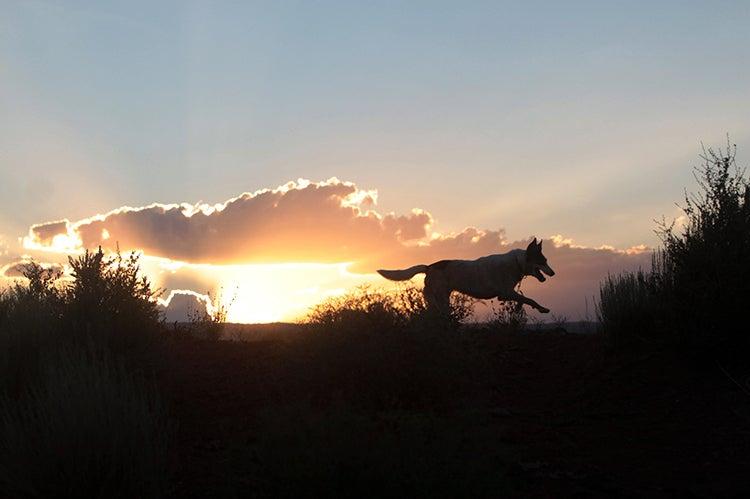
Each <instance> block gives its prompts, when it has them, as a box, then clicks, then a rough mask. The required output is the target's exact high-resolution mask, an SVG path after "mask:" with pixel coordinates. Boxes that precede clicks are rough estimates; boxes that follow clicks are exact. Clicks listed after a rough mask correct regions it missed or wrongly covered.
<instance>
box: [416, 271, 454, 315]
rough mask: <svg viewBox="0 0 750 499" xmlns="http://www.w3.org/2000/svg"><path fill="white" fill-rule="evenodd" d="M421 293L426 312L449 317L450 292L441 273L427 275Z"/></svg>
mask: <svg viewBox="0 0 750 499" xmlns="http://www.w3.org/2000/svg"><path fill="white" fill-rule="evenodd" d="M422 293H423V294H424V300H425V302H426V303H427V310H429V311H431V312H433V313H438V314H440V315H441V316H443V317H448V316H449V315H450V297H451V290H450V288H449V287H448V285H447V283H446V282H445V278H444V277H443V275H442V273H441V272H428V273H427V276H426V277H425V279H424V290H423V291H422Z"/></svg>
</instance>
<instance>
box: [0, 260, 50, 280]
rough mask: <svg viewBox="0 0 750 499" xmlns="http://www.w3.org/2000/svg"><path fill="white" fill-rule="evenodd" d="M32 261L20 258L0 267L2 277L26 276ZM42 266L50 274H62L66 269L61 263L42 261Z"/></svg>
mask: <svg viewBox="0 0 750 499" xmlns="http://www.w3.org/2000/svg"><path fill="white" fill-rule="evenodd" d="M30 263H32V262H31V260H18V261H14V262H11V263H8V264H6V265H3V266H2V267H0V277H7V278H18V277H24V272H25V271H26V268H27V267H28V265H29V264H30ZM39 265H41V267H42V268H43V269H45V270H46V271H47V272H49V273H50V274H59V275H62V273H63V271H64V267H63V265H60V264H59V263H40V264H39Z"/></svg>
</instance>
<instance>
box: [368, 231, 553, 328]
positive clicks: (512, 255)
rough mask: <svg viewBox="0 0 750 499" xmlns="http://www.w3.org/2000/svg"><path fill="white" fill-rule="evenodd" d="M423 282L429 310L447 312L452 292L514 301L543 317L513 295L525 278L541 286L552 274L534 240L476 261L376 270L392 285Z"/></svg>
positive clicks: (532, 303) (528, 301) (525, 300)
mask: <svg viewBox="0 0 750 499" xmlns="http://www.w3.org/2000/svg"><path fill="white" fill-rule="evenodd" d="M422 273H424V274H426V276H425V279H424V290H423V291H422V292H423V293H424V298H425V301H426V302H427V306H428V308H430V309H437V310H439V311H441V312H447V311H448V310H449V306H450V296H451V293H452V292H453V291H458V292H459V293H463V294H465V295H469V296H471V297H474V298H480V299H483V300H489V299H492V298H497V299H498V300H501V301H515V302H518V303H522V304H526V305H529V306H531V307H534V308H535V309H537V310H538V311H540V312H542V313H544V314H546V313H547V312H549V309H548V308H546V307H543V306H541V305H539V304H538V303H537V302H536V301H534V300H532V299H531V298H527V297H526V296H523V295H522V294H520V293H518V292H517V291H516V286H518V283H520V282H521V279H523V278H524V277H525V276H527V275H530V276H534V277H536V278H537V280H539V282H544V281H546V280H547V279H546V278H545V277H544V274H547V275H548V276H550V277H551V276H553V275H555V272H554V271H553V270H552V269H551V268H550V266H549V265H548V264H547V258H545V256H544V255H543V254H542V242H541V241H539V242H538V243H537V241H536V238H534V240H533V241H531V242H530V243H529V245H528V246H527V247H526V249H525V250H522V249H515V250H511V251H509V252H507V253H503V254H501V255H489V256H483V257H481V258H477V259H476V260H440V261H439V262H435V263H433V264H431V265H415V266H413V267H409V268H408V269H404V270H378V274H380V275H382V276H383V277H385V278H386V279H389V280H391V281H407V280H409V279H411V278H412V277H414V276H415V275H417V274H422Z"/></svg>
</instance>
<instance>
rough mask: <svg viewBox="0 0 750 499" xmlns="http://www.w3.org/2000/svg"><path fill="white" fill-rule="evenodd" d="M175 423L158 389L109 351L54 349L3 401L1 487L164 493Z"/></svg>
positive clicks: (80, 493) (61, 493)
mask: <svg viewBox="0 0 750 499" xmlns="http://www.w3.org/2000/svg"><path fill="white" fill-rule="evenodd" d="M169 435H170V428H169V426H168V424H167V418H166V415H165V412H164V408H163V407H162V406H161V404H160V402H159V399H158V397H157V395H156V393H155V391H154V389H153V388H151V387H149V386H148V385H147V384H146V383H145V381H144V380H139V379H137V378H136V377H135V376H134V375H132V374H131V373H130V372H129V371H128V370H127V369H126V367H125V365H124V364H123V363H122V362H118V361H117V360H115V359H114V358H113V357H112V355H111V354H110V353H109V352H108V351H107V350H101V349H97V348H95V347H91V348H88V349H84V348H80V347H73V348H64V349H61V350H58V351H55V352H51V353H49V354H48V355H47V356H46V357H45V359H44V364H43V366H42V369H41V376H40V378H39V379H38V380H37V382H36V383H34V384H31V385H29V386H27V388H26V389H25V390H24V391H23V393H21V394H20V396H18V397H17V398H11V397H9V396H8V395H4V396H2V397H1V398H0V488H2V489H3V490H5V491H6V492H7V493H9V494H10V495H11V496H13V497H74V496H76V497H158V496H160V495H161V494H162V493H163V492H164V480H165V476H166V474H165V469H166V457H167V443H168V441H169Z"/></svg>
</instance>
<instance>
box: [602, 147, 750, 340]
mask: <svg viewBox="0 0 750 499" xmlns="http://www.w3.org/2000/svg"><path fill="white" fill-rule="evenodd" d="M735 157H736V147H735V146H728V147H727V150H726V151H722V150H718V151H716V150H714V149H711V148H708V149H705V148H704V151H703V154H702V155H701V158H702V159H703V164H702V165H701V166H699V167H696V168H695V169H694V174H695V178H696V180H697V182H698V185H699V187H700V192H698V193H692V194H686V195H685V204H684V206H682V210H683V213H684V215H683V216H682V217H680V220H681V222H682V223H680V224H679V225H678V224H677V223H675V222H672V223H666V222H662V223H661V224H660V225H659V227H658V230H657V232H658V234H659V235H660V236H661V239H662V243H663V248H662V249H661V250H659V251H657V253H656V254H655V255H654V258H653V263H652V267H651V269H650V270H649V271H638V272H635V273H629V272H626V273H623V274H620V275H617V276H610V277H608V278H607V280H606V281H604V282H603V283H602V285H601V288H600V302H599V305H598V315H599V319H600V321H601V322H602V325H603V330H604V332H605V334H606V335H607V336H608V337H609V338H610V339H612V340H613V342H615V343H617V344H623V343H625V342H628V341H629V340H630V339H633V338H636V337H638V336H639V335H640V334H643V335H645V336H642V337H643V338H646V337H648V338H649V339H659V340H664V341H669V342H678V343H680V344H682V345H685V346H690V347H700V348H703V347H712V348H727V349H733V348H735V347H737V346H740V344H742V345H743V346H746V344H747V340H748V337H747V335H746V334H745V332H744V328H743V327H741V323H742V322H743V319H744V314H745V311H746V307H747V305H746V302H747V297H748V296H750V266H748V265H747V262H748V261H750V182H748V179H747V176H746V172H745V170H744V169H743V168H740V167H738V166H737V163H736V160H735Z"/></svg>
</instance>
